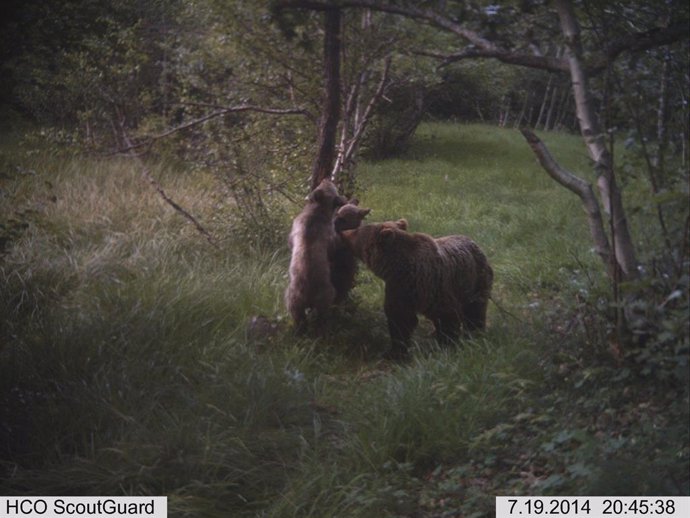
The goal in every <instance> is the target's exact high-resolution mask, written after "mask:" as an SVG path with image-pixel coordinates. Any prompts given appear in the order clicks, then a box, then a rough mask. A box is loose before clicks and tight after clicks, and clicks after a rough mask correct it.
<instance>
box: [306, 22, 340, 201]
mask: <svg viewBox="0 0 690 518" xmlns="http://www.w3.org/2000/svg"><path fill="white" fill-rule="evenodd" d="M340 20H341V14H340V10H339V9H329V10H327V11H326V13H325V21H326V23H325V34H324V40H323V70H324V95H323V98H324V100H323V112H322V113H321V120H320V122H319V141H318V151H317V154H316V159H315V160H314V165H313V168H312V172H311V189H312V190H313V189H316V187H318V185H319V183H321V180H323V179H324V178H328V177H329V175H330V174H331V171H332V169H333V161H334V160H335V154H336V135H337V132H338V121H339V119H340V50H341V46H342V43H341V37H340V25H341V21H340Z"/></svg>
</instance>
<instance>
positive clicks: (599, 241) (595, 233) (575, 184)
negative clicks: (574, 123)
mask: <svg viewBox="0 0 690 518" xmlns="http://www.w3.org/2000/svg"><path fill="white" fill-rule="evenodd" d="M520 133H522V136H523V137H525V140H526V141H527V143H528V144H529V146H530V147H531V148H532V151H533V152H534V154H535V155H536V157H537V160H539V163H540V164H541V166H542V167H543V168H544V171H546V172H547V173H548V175H549V176H550V177H551V178H553V179H554V180H555V181H556V182H558V183H559V184H561V185H562V186H563V187H565V188H566V189H568V190H569V191H571V192H573V193H575V194H577V195H578V196H579V198H580V200H582V204H583V205H584V208H585V212H586V213H587V221H588V223H589V231H590V234H591V235H592V239H593V241H594V248H595V250H596V252H597V254H599V257H601V260H602V261H604V264H605V265H606V267H607V268H608V270H609V274H612V268H611V247H610V245H609V240H608V237H607V236H606V232H605V231H604V221H603V219H602V217H601V210H599V202H598V201H597V198H596V196H595V195H594V190H593V189H592V184H590V183H589V182H587V181H586V180H583V179H582V178H580V177H579V176H577V175H575V174H573V173H571V172H570V171H568V170H566V169H564V168H563V167H561V166H560V165H559V164H558V162H556V160H555V159H554V158H553V156H552V155H551V153H550V152H549V150H548V148H547V147H546V145H545V144H544V143H543V142H542V141H541V140H540V139H539V137H537V136H536V135H535V134H534V132H533V131H532V130H530V129H528V128H522V129H521V130H520Z"/></svg>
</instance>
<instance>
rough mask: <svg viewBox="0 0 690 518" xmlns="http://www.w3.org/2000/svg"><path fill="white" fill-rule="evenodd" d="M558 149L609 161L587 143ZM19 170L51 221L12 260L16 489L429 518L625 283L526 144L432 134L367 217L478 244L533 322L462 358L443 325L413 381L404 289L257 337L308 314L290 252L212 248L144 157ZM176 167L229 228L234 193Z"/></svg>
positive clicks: (179, 508) (214, 226)
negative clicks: (592, 296) (558, 335)
mask: <svg viewBox="0 0 690 518" xmlns="http://www.w3.org/2000/svg"><path fill="white" fill-rule="evenodd" d="M547 140H548V142H549V144H550V145H551V146H552V147H553V148H555V149H556V150H557V151H556V152H557V153H558V155H559V157H561V158H562V159H563V161H564V163H565V164H566V165H568V166H569V167H572V168H582V167H585V166H586V160H585V157H584V152H583V149H582V147H581V145H580V144H579V142H578V140H577V139H574V138H570V137H567V136H558V135H550V136H548V138H547ZM3 155H4V157H3V159H4V160H3V163H4V164H6V166H7V168H8V171H9V173H8V174H6V175H5V178H4V179H3V193H4V195H3V197H1V198H0V208H1V209H2V211H3V214H4V216H3V217H5V218H6V219H8V220H9V219H10V218H20V219H22V220H23V221H25V222H27V223H28V227H27V228H23V227H22V231H21V232H20V233H19V234H17V235H15V234H13V236H12V239H11V243H10V244H9V246H8V247H7V248H6V250H5V253H4V255H2V256H0V293H2V297H1V299H0V313H1V314H2V320H1V321H0V340H1V344H0V445H1V446H0V469H1V470H2V471H0V473H1V478H0V493H3V494H86V495H100V494H115V495H117V494H135V495H138V494H142V495H148V494H151V495H161V494H163V495H168V496H169V498H170V500H169V509H170V511H171V516H300V517H302V516H313V517H317V516H319V517H320V516H372V515H376V514H379V515H390V516H393V515H402V514H405V513H409V512H412V511H413V510H414V509H416V508H418V507H419V505H420V504H419V502H420V498H421V497H420V495H421V494H423V491H424V488H425V487H426V486H427V483H426V482H425V480H427V479H429V476H430V475H429V473H430V472H435V471H434V470H437V469H438V467H439V466H447V465H453V464H462V463H463V462H467V461H468V459H469V458H470V457H471V455H473V451H475V450H473V447H474V446H473V445H474V444H476V441H477V437H480V436H482V434H483V433H485V432H486V430H488V429H492V428H494V427H496V426H500V425H501V423H503V422H505V421H507V420H509V419H511V416H515V415H516V414H518V413H519V412H521V411H523V410H525V409H526V407H528V406H530V405H535V404H538V403H537V402H536V400H535V399H534V396H533V395H532V390H533V388H534V387H536V386H538V385H539V384H540V383H542V381H543V380H542V369H541V366H540V358H541V357H542V355H543V354H544V351H545V349H547V348H548V344H547V342H548V341H549V340H551V339H552V337H551V335H549V334H548V330H547V329H546V327H545V326H541V325H540V324H539V318H540V315H541V313H539V309H538V307H537V306H536V305H535V304H536V302H539V301H543V300H548V298H549V296H550V295H551V294H553V293H555V292H557V291H558V290H561V289H563V286H566V288H567V286H568V284H569V283H573V282H576V281H577V280H578V279H579V275H580V274H578V270H583V269H586V270H588V271H590V272H595V273H594V275H595V276H596V275H597V272H600V271H601V270H600V267H599V265H598V263H597V260H596V258H595V257H594V255H593V254H592V253H591V252H590V250H589V244H588V236H587V229H586V224H585V221H584V219H583V217H582V214H581V208H580V206H579V205H578V202H577V200H576V199H573V196H571V195H569V193H566V192H564V191H563V190H562V189H560V188H559V187H557V186H555V185H554V184H553V183H552V182H551V181H550V180H549V179H548V178H547V177H546V175H545V174H544V173H543V172H542V171H541V170H540V168H539V166H538V165H537V164H536V163H535V161H534V159H533V158H532V157H531V155H530V153H529V151H528V149H527V146H526V145H525V144H524V143H523V142H522V141H521V137H520V136H519V134H517V133H516V132H509V131H507V130H497V129H495V128H490V127H486V126H477V125H473V126H456V125H443V124H430V125H426V126H422V128H421V129H420V131H419V133H418V135H417V137H416V139H415V141H414V144H413V147H412V148H411V149H410V151H409V152H408V154H407V155H406V156H404V157H402V158H400V159H397V160H388V161H385V162H377V163H367V164H362V165H361V167H360V170H359V175H360V181H361V187H362V192H361V195H360V198H361V200H362V204H363V205H366V206H369V207H372V208H373V209H374V212H373V214H372V215H371V216H370V219H372V220H374V221H381V220H385V219H393V218H395V219H397V218H399V217H406V218H407V219H408V220H409V221H410V225H411V228H412V230H415V231H423V232H428V233H431V234H434V235H442V234H451V233H462V234H467V235H469V236H472V237H473V238H474V239H476V241H477V242H478V243H479V244H480V245H481V246H482V247H483V248H484V249H485V251H486V252H487V255H488V257H489V259H490V261H491V263H492V265H493V267H494V269H495V272H496V284H495V290H494V297H495V298H496V300H497V301H498V302H499V303H500V304H502V306H504V309H507V310H508V311H509V312H510V313H511V314H510V315H508V314H507V313H505V312H504V311H503V310H499V309H498V308H497V307H496V306H495V305H492V306H491V310H490V318H489V330H488V331H487V333H486V334H485V335H483V336H481V337H477V338H475V339H474V340H465V341H464V342H463V343H462V344H461V345H460V346H458V347H453V348H439V347H438V346H436V345H435V344H434V343H433V341H432V340H431V339H430V337H429V333H430V328H429V326H428V325H425V324H423V325H421V326H420V329H419V330H418V331H417V332H416V333H415V336H414V343H415V347H413V353H414V354H413V360H412V362H411V363H410V364H407V365H392V364H390V363H387V362H382V361H380V360H379V358H380V355H381V353H382V352H383V351H384V349H385V347H386V346H387V343H388V335H387V331H386V324H385V318H384V316H383V314H382V311H381V307H382V302H383V290H382V288H383V284H382V283H381V281H379V280H378V279H376V278H375V277H374V276H373V275H372V274H370V273H369V272H367V271H364V270H363V271H361V272H360V276H359V285H358V287H357V288H356V290H355V292H354V304H352V305H351V306H350V307H346V308H345V309H343V310H340V311H338V312H337V313H336V315H335V316H334V317H333V319H332V322H331V324H330V326H331V327H330V329H331V332H330V333H329V335H328V336H326V337H322V338H319V339H301V338H296V337H295V336H293V334H292V333H291V332H290V330H289V328H286V327H284V326H282V325H281V326H279V330H278V331H277V332H276V333H275V334H273V335H270V336H266V337H262V338H261V339H259V340H258V341H256V340H254V339H252V338H251V337H250V336H249V335H250V333H249V332H248V329H247V321H248V319H250V317H252V316H254V315H267V316H268V317H269V318H273V319H276V320H278V321H281V319H283V318H284V309H283V306H282V293H283V290H284V287H285V284H286V270H287V262H288V254H287V247H281V248H279V249H276V250H268V251H267V250H252V249H249V248H248V247H246V246H244V245H243V244H242V243H240V242H237V241H236V240H233V239H232V238H228V239H222V240H221V241H220V242H221V249H220V250H216V249H214V248H212V247H211V246H209V245H208V243H207V242H206V241H205V240H204V239H203V238H202V237H200V236H199V235H198V234H197V233H196V232H195V231H194V229H193V228H191V226H190V225H188V224H187V223H186V222H185V221H184V219H182V218H181V217H180V216H179V215H178V214H177V213H175V212H174V211H172V210H171V209H170V208H169V207H168V206H167V205H166V204H164V203H163V202H161V201H160V200H159V199H158V198H157V196H156V194H155V193H154V192H153V191H152V190H151V189H150V187H149V186H148V185H147V184H146V183H145V182H144V181H143V180H142V179H141V178H140V176H139V174H138V172H137V170H136V168H135V167H134V166H133V164H132V163H131V162H127V161H122V160H114V159H113V160H89V159H85V158H81V157H77V158H75V157H63V158H57V157H54V156H50V155H48V156H47V155H45V154H43V155H42V154H32V155H30V156H27V155H24V154H21V149H19V150H17V149H15V150H8V149H5V150H4V151H3ZM8 164H11V166H12V167H10V165H8ZM16 165H19V166H20V168H19V169H16V168H15V166H16ZM17 171H18V172H17ZM154 174H155V176H156V177H157V178H159V179H160V180H161V182H162V184H163V185H164V187H165V188H166V190H167V191H168V192H169V193H170V194H171V195H172V197H173V198H174V199H176V200H178V201H180V202H181V203H182V205H184V206H185V207H187V208H189V209H190V210H191V211H192V212H193V213H194V214H195V215H196V216H197V217H198V218H199V219H200V220H201V222H202V224H204V225H206V226H207V227H208V228H210V229H211V230H212V231H213V232H214V233H215V234H216V235H217V236H223V235H227V234H228V232H227V230H226V228H225V227H224V222H223V220H222V219H221V218H219V217H218V212H217V210H216V208H217V204H216V202H217V200H218V194H217V192H216V191H215V190H214V185H215V184H214V183H213V181H212V179H210V178H205V177H202V178H195V177H191V176H189V175H185V174H182V173H181V172H180V171H175V169H174V168H171V167H169V166H165V165H159V166H156V168H155V169H154ZM5 215H6V216H5ZM288 224H289V222H285V228H284V229H283V230H284V231H285V232H287V229H288ZM535 308H537V309H535Z"/></svg>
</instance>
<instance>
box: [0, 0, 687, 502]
mask: <svg viewBox="0 0 690 518" xmlns="http://www.w3.org/2000/svg"><path fill="white" fill-rule="evenodd" d="M2 9H3V10H4V13H3V14H4V15H3V17H2V20H3V21H2V31H1V35H0V38H1V41H2V45H1V47H0V53H1V55H2V77H1V78H0V92H1V95H2V106H1V107H0V109H1V110H2V125H3V129H2V131H3V145H2V155H0V166H1V167H2V170H1V171H0V173H1V174H2V177H1V181H2V191H1V195H2V196H1V198H0V204H1V207H2V212H1V213H0V271H1V276H0V281H1V283H2V284H1V286H2V288H1V289H2V308H1V309H2V319H3V320H2V324H1V327H0V338H1V340H2V344H1V345H0V347H1V349H0V354H1V355H2V358H3V361H2V371H3V372H2V375H1V376H0V379H2V382H1V383H2V389H1V390H2V393H1V394H2V395H1V396H0V397H1V398H2V399H1V400H0V412H1V415H2V419H1V421H2V427H1V428H0V438H2V451H1V455H2V460H1V462H2V470H3V471H2V485H1V486H0V488H2V491H1V492H2V493H4V494H10V493H11V494H32V493H34V494H65V493H73V492H76V493H81V494H167V495H169V496H170V497H171V503H172V510H173V512H174V513H175V514H176V515H185V514H187V515H190V516H199V515H204V514H206V515H209V516H214V515H218V513H219V512H220V511H219V510H220V509H228V508H230V509H233V510H234V512H235V513H236V514H248V515H276V516H282V515H286V516H288V515H290V516H292V515H294V516H308V515H312V516H326V515H333V513H334V512H336V511H338V512H344V511H342V510H343V509H346V510H348V515H353V516H355V515H361V516H370V515H372V514H373V513H379V514H380V513H388V514H389V515H408V516H436V515H442V513H447V514H448V515H454V514H453V513H456V514H457V515H471V514H476V515H483V514H487V513H488V514H490V507H491V505H492V500H491V497H492V495H494V494H504V493H510V494H520V493H529V492H532V493H534V492H542V493H549V492H551V493H553V494H566V493H567V494H576V493H588V492H589V493H593V492H599V493H601V492H604V493H615V492H620V493H621V494H645V493H646V494H650V493H655V494H688V492H689V491H690V489H689V482H688V458H689V456H690V451H689V447H688V440H689V439H688V425H687V423H688V405H689V403H688V354H689V339H688V324H689V316H688V286H689V282H690V281H689V277H688V222H689V219H688V203H687V202H688V163H689V160H688V138H689V134H690V131H689V128H688V120H689V118H688V93H689V86H690V79H689V76H688V33H687V27H688V6H687V5H686V3H685V2H675V1H672V0H669V1H663V2H661V1H659V2H641V1H621V2H594V1H583V2H566V1H556V2H542V1H515V2H504V3H500V4H497V3H491V2H467V3H466V2H454V1H443V0H434V1H423V2H404V1H401V2H384V1H374V0H361V1H340V2H325V1H321V2H319V1H287V0H286V1H270V2H269V1H256V2H242V1H224V2H221V1H215V0H200V1H194V2H181V1H175V0H161V1H157V2H138V1H134V0H132V1H129V0H127V1H123V2H116V3H112V2H101V1H97V0H94V1H86V0H80V1H69V0H68V1H64V2H5V3H4V5H3V7H2ZM578 74H579V75H578ZM573 84H575V85H579V86H576V87H575V88H573ZM520 130H522V133H521V132H520ZM535 130H536V132H535ZM537 134H538V135H539V136H538V135H537ZM495 157H499V158H500V160H498V162H496V163H494V162H493V158H495ZM535 158H536V159H537V161H535ZM516 164H519V167H517V166H516ZM324 176H331V177H333V178H334V179H335V180H336V181H337V183H338V185H339V187H340V189H341V191H343V192H345V193H346V194H348V195H356V196H358V197H360V198H361V199H362V202H363V204H365V205H367V206H372V207H374V209H375V212H374V215H373V217H374V218H375V220H381V219H384V218H389V219H397V218H398V217H403V216H404V217H408V218H409V219H410V221H411V223H412V225H413V228H414V229H415V230H422V231H426V232H429V233H432V234H437V235H440V234H444V233H446V234H447V233H457V232H462V233H468V234H469V235H471V236H473V237H476V238H477V239H478V241H479V242H480V244H482V243H486V246H487V247H488V250H489V256H490V259H491V260H492V262H493V263H494V264H495V266H496V271H497V286H496V290H495V299H496V301H495V302H496V304H495V305H494V306H492V309H491V315H490V330H489V332H488V333H487V336H485V337H482V338H477V339H475V340H468V341H467V343H464V344H462V347H458V348H457V349H453V350H444V349H438V348H437V347H436V346H435V345H434V344H433V343H430V341H429V340H428V339H426V338H424V337H423V333H422V334H420V336H418V337H417V342H418V343H417V346H418V347H417V349H416V351H417V352H416V353H415V359H414V360H413V362H412V364H411V365H406V366H405V365H402V366H392V365H387V364H385V362H384V363H381V362H380V361H379V358H380V356H381V353H382V352H383V351H384V350H385V347H386V345H385V344H386V340H387V338H386V336H385V332H383V331H382V332H378V331H376V330H377V329H378V330H385V322H384V321H383V320H382V317H381V315H380V313H381V311H380V308H381V296H382V295H381V286H380V284H378V283H377V282H376V281H375V280H374V279H373V277H372V276H371V275H370V274H368V273H367V272H362V274H361V286H360V287H359V288H358V290H357V291H356V292H355V301H354V304H353V307H351V308H349V309H348V310H347V311H345V312H344V313H343V314H341V315H339V316H338V319H337V320H338V321H337V323H336V324H334V333H333V336H331V337H328V338H322V339H318V338H314V339H308V340H304V339H297V338H295V337H294V336H292V334H291V332H290V330H289V326H288V325H287V324H286V323H285V322H284V320H283V319H284V309H283V308H282V305H281V302H280V299H281V295H282V290H283V289H284V285H285V277H284V275H285V271H286V258H287V254H288V252H287V248H286V238H285V236H286V234H287V231H288V229H289V225H290V220H291V218H292V217H293V216H294V215H295V214H296V213H297V212H298V211H299V209H300V207H301V203H302V201H301V200H303V198H304V196H305V194H306V193H307V192H308V191H309V189H310V186H311V185H313V184H314V182H315V181H316V180H318V179H320V178H321V177H324ZM537 176H538V178H537ZM568 191H572V192H568ZM420 193H422V197H423V198H424V199H423V200H420V199H419V198H420ZM426 193H429V196H428V198H427V197H426ZM582 208H585V212H583V211H582ZM559 209H560V211H562V212H560V213H559ZM546 229H548V230H546ZM508 230H511V231H512V233H510V232H508ZM536 258H541V262H537V260H536ZM260 314H261V315H266V316H267V318H266V319H265V320H264V319H263V317H262V319H260V320H258V322H260V323H261V326H259V327H258V328H257V326H255V325H254V324H252V323H256V322H257V319H256V318H255V317H257V315H260ZM623 473H625V474H627V476H626V477H621V475H622V474H623Z"/></svg>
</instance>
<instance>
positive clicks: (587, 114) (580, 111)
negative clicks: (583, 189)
mask: <svg viewBox="0 0 690 518" xmlns="http://www.w3.org/2000/svg"><path fill="white" fill-rule="evenodd" d="M555 4H556V9H557V10H558V16H559V18H560V21H561V30H562V32H563V35H564V37H565V42H566V47H567V50H566V58H567V61H568V66H569V68H570V77H571V81H572V87H573V96H574V98H575V108H576V114H577V120H578V123H579V126H580V133H581V134H582V138H583V139H584V141H585V145H586V146H587V151H588V152H589V155H590V157H591V158H592V160H593V161H594V164H595V169H596V172H597V174H598V175H599V176H598V179H597V186H598V187H599V192H600V194H601V201H602V203H603V205H604V210H605V211H606V213H607V214H609V217H610V219H611V230H612V232H613V236H612V242H613V249H614V255H615V259H616V263H617V265H618V267H619V268H620V270H621V272H622V274H623V276H624V279H633V278H636V277H637V276H638V271H637V259H636V257H635V247H634V245H633V241H632V238H631V236H630V231H629V229H628V222H627V220H626V217H625V210H624V208H623V201H622V197H621V192H620V190H619V189H618V185H617V184H616V176H615V174H614V171H613V161H612V159H611V154H610V153H609V151H608V149H607V148H606V144H605V141H604V135H603V133H602V130H601V128H600V127H599V123H598V121H597V119H596V117H595V115H594V110H593V108H592V103H591V100H590V98H589V85H588V78H587V73H586V71H585V67H584V66H583V62H582V44H581V41H580V27H579V25H578V23H577V19H576V18H575V13H574V11H573V6H572V4H571V3H570V1H568V0H556V2H555Z"/></svg>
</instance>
